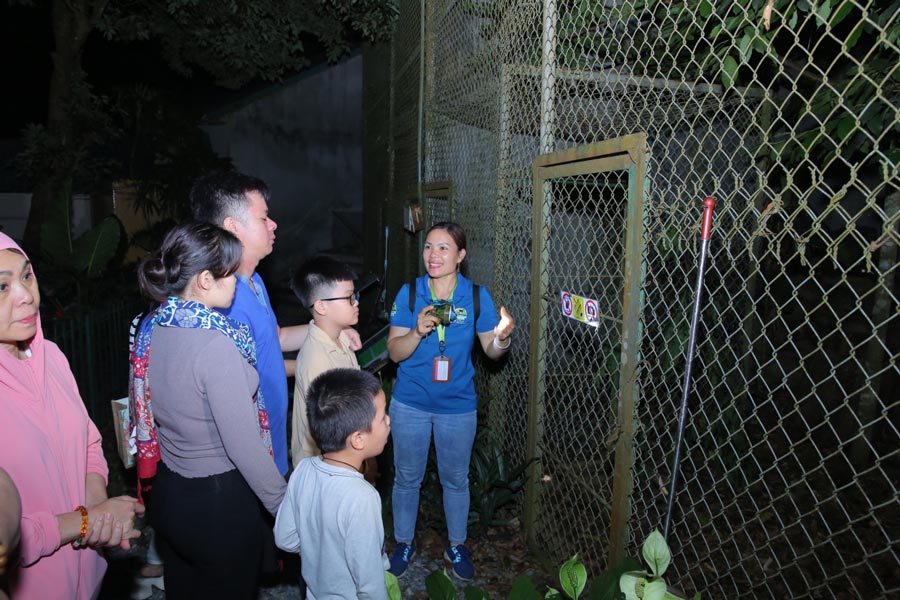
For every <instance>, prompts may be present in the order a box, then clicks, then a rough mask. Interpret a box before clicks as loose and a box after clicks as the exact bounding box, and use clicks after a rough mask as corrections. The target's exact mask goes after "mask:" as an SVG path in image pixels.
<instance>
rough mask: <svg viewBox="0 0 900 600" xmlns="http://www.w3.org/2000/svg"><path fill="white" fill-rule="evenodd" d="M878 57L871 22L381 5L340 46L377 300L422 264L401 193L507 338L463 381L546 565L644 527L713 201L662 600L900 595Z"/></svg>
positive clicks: (749, 5) (886, 23) (622, 545)
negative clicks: (478, 376)
mask: <svg viewBox="0 0 900 600" xmlns="http://www.w3.org/2000/svg"><path fill="white" fill-rule="evenodd" d="M898 39H900V2H896V1H895V2H891V1H887V0H882V1H876V0H868V1H863V0H860V1H845V0H829V1H825V2H809V1H805V0H801V1H791V2H788V1H787V0H740V1H737V2H717V3H714V2H711V1H709V0H699V1H697V2H663V1H653V0H603V1H601V0H598V1H596V2H556V1H554V0H543V1H527V0H494V1H478V0H471V1H458V2H452V1H432V2H428V3H425V2H424V1H422V2H412V1H409V2H401V13H400V20H399V24H398V29H397V33H396V35H395V38H394V40H393V42H392V43H391V44H388V45H385V46H382V47H377V48H372V49H370V50H369V51H367V53H366V56H365V64H366V68H365V78H366V82H365V86H366V98H365V103H366V104H365V113H366V128H367V130H366V144H367V147H366V164H367V172H366V184H367V189H366V194H367V202H366V206H367V208H366V210H367V211H368V216H369V218H367V223H368V224H369V227H370V228H371V233H370V238H369V239H370V241H371V242H372V246H371V247H372V249H373V252H372V253H371V254H372V256H373V257H375V258H373V261H375V263H374V264H376V265H379V266H380V260H381V257H382V254H383V253H384V252H385V239H384V236H383V235H382V232H383V230H384V228H385V226H387V229H388V231H389V236H388V238H387V242H386V244H387V256H388V259H389V265H390V266H389V271H388V272H389V286H388V287H389V294H388V295H389V298H388V299H387V302H389V301H390V297H392V294H393V293H394V292H395V291H396V289H397V288H398V287H399V285H400V284H401V283H403V282H405V281H407V280H408V278H409V277H411V276H412V275H413V274H414V273H415V272H416V271H417V269H418V263H419V262H420V257H419V254H418V243H419V240H418V239H417V238H416V237H415V236H413V235H409V234H405V233H402V231H401V229H400V227H399V224H400V223H401V219H402V214H403V210H404V209H405V208H406V206H407V205H408V203H409V202H410V200H411V199H415V200H416V201H417V202H422V203H423V204H424V205H425V207H426V211H425V214H426V218H428V219H429V220H433V219H437V218H447V217H448V216H449V217H452V218H453V220H456V221H458V222H459V223H461V224H462V225H463V226H464V227H465V228H466V231H467V234H468V237H469V248H468V252H469V262H470V264H469V274H470V276H471V277H472V278H473V279H475V280H476V281H478V282H479V283H482V284H484V285H487V286H490V288H491V290H492V292H493V294H494V297H495V298H496V299H497V301H498V302H499V303H502V304H504V305H505V306H507V308H508V309H509V310H510V312H511V313H512V314H513V315H514V316H515V317H516V318H517V321H518V323H517V329H516V334H515V336H514V342H513V351H512V352H511V354H510V356H509V359H508V361H507V363H506V364H505V365H504V367H503V368H502V369H501V370H499V371H498V372H492V373H490V374H489V375H488V374H487V373H483V377H482V381H481V382H480V384H479V385H480V392H481V394H482V395H483V396H484V397H486V398H489V411H490V419H489V425H490V428H491V431H492V434H493V435H494V436H495V438H496V439H497V441H499V442H500V443H501V444H502V446H503V447H504V449H505V450H506V452H507V453H508V454H509V456H510V458H511V459H512V460H513V461H519V462H521V461H524V460H527V459H529V458H532V457H537V458H539V459H540V460H539V462H538V463H535V466H534V469H533V472H532V476H531V478H530V480H529V487H528V490H527V495H526V499H525V501H524V502H523V505H522V510H523V515H524V520H525V523H526V525H527V527H528V531H529V535H530V538H531V540H532V541H533V542H534V544H535V546H536V547H539V548H540V549H542V551H544V552H546V553H547V555H548V556H549V557H550V559H551V560H553V561H556V562H560V561H562V560H564V559H566V558H568V557H569V556H571V555H572V554H573V553H575V552H578V553H579V555H580V556H581V557H582V558H584V559H585V560H587V561H588V563H589V565H590V566H591V568H592V569H593V570H594V572H595V573H596V572H597V570H599V569H600V568H603V567H604V566H606V565H607V564H608V563H609V561H611V560H614V559H615V558H617V557H619V556H622V555H623V554H632V555H636V554H637V552H638V548H639V546H640V543H641V542H642V540H643V539H644V538H645V537H646V535H647V534H648V533H649V532H650V531H652V529H653V528H656V527H660V528H661V525H662V520H663V518H664V515H665V509H666V503H667V501H668V494H669V489H668V484H669V481H670V477H671V468H672V464H671V463H672V457H673V454H674V446H675V439H674V432H675V424H676V421H677V413H678V404H679V401H680V388H681V380H682V376H683V373H684V368H685V364H684V362H685V361H684V350H685V345H686V341H687V336H688V325H689V316H690V315H689V312H690V307H691V303H692V300H693V298H692V294H693V290H692V288H693V283H694V277H695V275H696V269H697V250H698V245H699V238H698V234H699V227H700V216H701V212H702V206H701V200H702V199H703V197H704V196H707V195H713V196H716V197H717V198H718V200H719V204H718V207H717V208H716V213H715V217H714V229H713V236H712V240H711V244H710V258H709V260H710V262H709V265H708V268H707V272H706V277H705V281H704V300H703V305H702V312H701V314H700V323H701V330H700V338H699V342H698V346H697V356H696V359H695V364H694V379H693V384H692V387H691V395H690V403H691V404H690V412H689V416H690V418H689V422H688V428H687V432H686V446H685V449H684V451H685V459H684V461H683V464H682V482H683V484H682V485H681V486H680V489H679V491H678V494H677V504H676V511H675V514H674V521H673V530H672V534H671V536H670V539H669V543H670V545H671V546H672V548H673V553H674V555H675V560H674V561H673V564H672V567H671V571H670V572H668V573H667V577H668V576H671V579H673V580H675V581H676V582H677V583H678V585H679V586H680V587H681V588H683V589H685V590H691V591H693V590H698V591H701V592H703V594H704V596H705V597H712V598H719V597H725V598H734V597H749V596H756V597H772V598H786V597H791V598H794V597H796V598H801V597H810V598H876V597H888V596H892V595H897V594H900V503H898V487H900V484H898V481H900V425H898V423H900V393H898V392H897V389H898V386H900V366H898V364H897V363H898V356H900V327H897V325H898V321H900V309H898V292H897V289H898V288H897V282H896V273H897V268H898V267H897V246H898V243H900V233H898V221H900V210H898V208H900V179H898V172H897V165H898V161H900V124H898V110H900V71H898V68H897V65H898V63H900V49H898ZM436 190H437V191H436ZM379 240H380V245H379ZM375 248H379V252H377V253H376V252H375V251H374V249H375ZM564 292H565V293H567V294H570V295H571V296H572V297H574V296H577V297H580V298H582V299H588V300H593V301H596V308H597V310H596V312H597V314H596V315H594V316H593V318H591V319H582V320H577V319H571V318H567V317H566V316H565V315H564V314H563V308H564V294H563V293H564ZM585 320H588V321H590V322H589V323H585V322H584V321H585Z"/></svg>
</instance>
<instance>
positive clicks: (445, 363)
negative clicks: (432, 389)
mask: <svg viewBox="0 0 900 600" xmlns="http://www.w3.org/2000/svg"><path fill="white" fill-rule="evenodd" d="M431 380H432V381H434V382H435V383H447V382H449V381H450V359H449V358H448V357H446V356H435V357H434V370H433V371H432V374H431Z"/></svg>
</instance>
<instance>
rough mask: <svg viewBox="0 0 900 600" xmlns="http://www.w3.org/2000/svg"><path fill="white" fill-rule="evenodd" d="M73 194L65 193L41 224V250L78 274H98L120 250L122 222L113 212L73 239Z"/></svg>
mask: <svg viewBox="0 0 900 600" xmlns="http://www.w3.org/2000/svg"><path fill="white" fill-rule="evenodd" d="M71 215H72V197H71V196H70V195H69V194H64V195H62V196H61V197H60V198H59V200H58V202H57V205H56V206H55V207H54V211H53V212H52V214H51V215H50V219H49V220H47V221H46V222H45V223H44V224H43V225H42V226H41V254H42V256H43V257H44V258H47V259H49V260H51V261H52V262H53V263H54V264H55V265H56V266H57V267H59V268H60V269H63V270H67V271H70V272H71V273H72V275H73V276H76V277H88V278H94V277H98V276H99V275H100V274H101V273H102V271H103V269H104V268H106V266H107V265H108V264H109V262H110V261H111V260H112V259H113V257H115V255H116V253H117V252H118V250H119V242H120V239H121V236H122V224H121V223H120V222H119V220H118V219H117V218H116V217H113V216H109V217H106V218H105V219H104V220H103V221H101V222H100V223H99V224H98V225H96V226H95V227H93V228H92V229H90V230H89V231H87V232H85V233H84V234H83V235H82V236H80V237H79V238H78V239H75V240H73V239H72V220H71Z"/></svg>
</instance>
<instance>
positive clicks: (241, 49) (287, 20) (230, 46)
mask: <svg viewBox="0 0 900 600" xmlns="http://www.w3.org/2000/svg"><path fill="white" fill-rule="evenodd" d="M397 14H398V6H397V2H396V0H321V1H314V0H306V1H294V2H282V1H279V0H259V1H257V2H237V1H235V0H227V1H223V2H198V1H197V0H165V1H163V0H151V1H148V2H138V3H115V2H114V3H110V4H109V5H107V7H106V10H105V11H104V13H103V18H102V19H101V20H100V21H99V23H98V28H99V29H100V31H101V32H102V33H103V35H104V36H106V37H107V38H110V39H118V40H123V41H130V40H148V39H160V40H161V41H162V45H163V51H164V56H165V58H166V60H167V62H168V63H169V65H170V66H171V67H172V68H173V69H174V70H175V71H177V72H178V73H180V74H181V75H183V76H185V77H191V76H193V75H194V70H195V68H197V67H199V68H200V69H202V70H203V71H206V72H207V73H209V74H210V75H212V77H213V78H214V79H215V80H216V81H217V82H218V83H219V84H221V85H223V86H226V87H239V86H241V85H243V84H245V83H247V82H249V81H251V80H253V79H257V78H259V79H263V80H267V81H275V80H277V79H278V78H279V77H281V76H282V75H283V74H285V73H288V72H291V71H296V70H299V69H301V68H303V67H305V66H307V65H308V64H309V54H310V53H316V51H317V49H318V48H322V49H323V50H324V52H325V54H326V56H327V57H328V59H329V60H332V61H334V60H337V59H338V58H340V57H341V56H342V55H344V54H346V53H347V51H348V50H349V48H350V44H351V42H353V41H355V40H361V39H365V40H370V41H380V40H385V39H388V38H389V37H390V35H391V34H392V32H393V27H394V22H395V20H396V17H397Z"/></svg>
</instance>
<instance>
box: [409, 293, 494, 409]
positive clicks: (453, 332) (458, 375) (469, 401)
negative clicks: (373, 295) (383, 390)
mask: <svg viewBox="0 0 900 600" xmlns="http://www.w3.org/2000/svg"><path fill="white" fill-rule="evenodd" d="M456 277H457V281H458V283H457V285H456V290H455V291H454V292H453V307H454V310H455V312H456V320H455V321H452V322H451V323H450V325H449V326H447V327H446V329H445V331H446V334H445V342H446V344H447V345H446V350H445V351H444V356H447V357H449V358H450V381H449V382H447V383H435V382H434V381H433V379H432V376H433V367H434V358H435V357H436V356H440V350H439V347H438V334H437V331H434V332H432V333H430V334H429V335H428V336H427V337H425V338H424V339H422V341H421V342H419V346H418V347H417V348H416V350H415V351H414V352H413V353H412V354H411V355H410V356H409V358H407V359H406V360H404V361H402V362H400V363H399V366H398V369H397V383H396V384H395V386H394V392H393V396H392V397H391V401H397V402H400V403H402V404H406V405H408V406H412V407H413V408H417V409H419V410H423V411H426V412H432V413H439V414H460V413H466V412H471V411H473V410H475V409H476V408H477V405H478V398H477V397H476V396H475V381H474V379H475V368H474V367H473V366H472V348H473V346H474V344H475V343H476V341H477V338H476V337H475V332H476V331H477V332H478V333H484V332H486V331H491V330H493V329H494V327H496V326H497V322H498V320H499V319H498V317H497V309H496V308H494V300H493V299H492V298H491V295H490V293H489V292H488V290H487V288H485V287H484V286H479V288H478V289H479V290H480V293H481V306H480V314H479V316H478V323H475V322H474V321H475V319H474V310H475V306H474V303H473V302H472V289H473V288H472V282H471V281H469V280H468V279H466V278H465V277H463V276H462V275H457V276H456ZM415 286H416V291H415V293H416V307H415V310H414V311H413V312H410V311H409V284H406V285H404V286H403V287H401V288H400V291H399V292H397V296H396V298H395V299H394V306H393V308H392V309H391V325H392V326H394V327H406V328H407V329H414V328H415V326H416V315H418V314H419V311H421V310H422V309H423V308H425V306H426V305H428V304H431V290H430V289H429V288H428V276H427V275H425V276H423V277H419V278H418V279H416V283H415Z"/></svg>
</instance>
